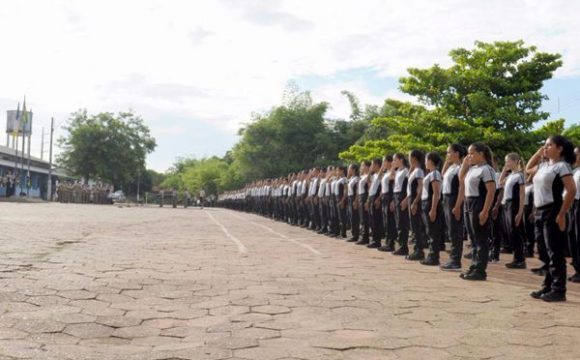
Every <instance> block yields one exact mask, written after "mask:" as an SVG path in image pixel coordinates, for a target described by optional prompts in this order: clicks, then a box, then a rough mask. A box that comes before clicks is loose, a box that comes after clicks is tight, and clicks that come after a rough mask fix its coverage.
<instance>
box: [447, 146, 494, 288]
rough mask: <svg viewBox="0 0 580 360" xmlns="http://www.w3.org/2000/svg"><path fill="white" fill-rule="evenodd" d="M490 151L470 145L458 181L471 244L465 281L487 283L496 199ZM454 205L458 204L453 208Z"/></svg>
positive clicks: (459, 200) (460, 200) (486, 148)
mask: <svg viewBox="0 0 580 360" xmlns="http://www.w3.org/2000/svg"><path fill="white" fill-rule="evenodd" d="M492 161H493V160H492V154H491V150H490V148H489V147H488V146H487V145H484V144H482V143H473V144H471V146H469V148H468V150H467V156H466V157H465V159H464V160H463V164H462V165H461V170H460V171H459V174H460V175H459V179H460V181H461V183H462V184H461V188H462V189H463V190H464V191H463V192H460V194H459V196H460V198H459V199H458V200H457V201H458V204H459V205H461V204H463V202H464V201H465V207H464V209H465V225H466V227H467V231H468V233H469V238H470V239H471V243H472V250H471V254H472V255H471V259H472V260H471V266H470V267H469V270H468V271H467V272H465V273H462V274H461V278H462V279H464V280H486V279H487V263H488V260H489V237H490V231H491V229H490V221H491V219H490V212H491V206H492V204H493V198H494V196H495V190H496V185H495V171H494V170H493V168H492V167H491V166H490V165H491V163H492ZM456 206H457V205H456Z"/></svg>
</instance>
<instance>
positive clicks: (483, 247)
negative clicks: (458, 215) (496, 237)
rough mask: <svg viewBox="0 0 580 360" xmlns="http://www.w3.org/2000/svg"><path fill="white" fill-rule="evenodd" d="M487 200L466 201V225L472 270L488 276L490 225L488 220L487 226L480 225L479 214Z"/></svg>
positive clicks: (476, 198)
mask: <svg viewBox="0 0 580 360" xmlns="http://www.w3.org/2000/svg"><path fill="white" fill-rule="evenodd" d="M484 204H485V199H484V198H481V197H468V198H467V199H465V225H466V226H467V232H468V233H469V238H470V239H471V252H472V260H471V267H470V269H472V270H474V271H478V272H480V273H483V274H486V272H485V271H486V269H487V262H488V259H489V237H490V223H491V219H490V218H488V219H487V221H486V222H485V224H483V226H482V225H480V224H479V214H480V213H481V211H482V210H483V205H484Z"/></svg>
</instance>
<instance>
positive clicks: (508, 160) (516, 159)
mask: <svg viewBox="0 0 580 360" xmlns="http://www.w3.org/2000/svg"><path fill="white" fill-rule="evenodd" d="M505 165H506V166H507V167H508V168H509V169H510V170H512V171H524V168H525V165H524V160H523V159H522V157H521V156H520V155H519V154H517V153H509V154H507V155H506V156H505Z"/></svg>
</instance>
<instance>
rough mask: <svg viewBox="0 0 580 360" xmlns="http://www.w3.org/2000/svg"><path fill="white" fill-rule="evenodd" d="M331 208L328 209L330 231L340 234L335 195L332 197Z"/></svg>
mask: <svg viewBox="0 0 580 360" xmlns="http://www.w3.org/2000/svg"><path fill="white" fill-rule="evenodd" d="M329 202H330V208H329V210H328V213H329V218H330V233H331V234H334V235H338V233H339V229H338V227H339V219H338V209H337V202H336V197H335V195H332V196H331V197H330V201H329Z"/></svg>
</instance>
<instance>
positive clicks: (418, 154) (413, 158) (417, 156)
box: [409, 149, 425, 167]
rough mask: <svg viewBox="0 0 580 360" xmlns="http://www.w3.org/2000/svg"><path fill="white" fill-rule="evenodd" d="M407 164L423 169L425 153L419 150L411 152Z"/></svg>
mask: <svg viewBox="0 0 580 360" xmlns="http://www.w3.org/2000/svg"><path fill="white" fill-rule="evenodd" d="M409 163H410V164H411V166H413V167H423V166H424V163H425V153H424V152H423V151H421V150H416V149H415V150H412V151H411V152H410V153H409Z"/></svg>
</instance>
